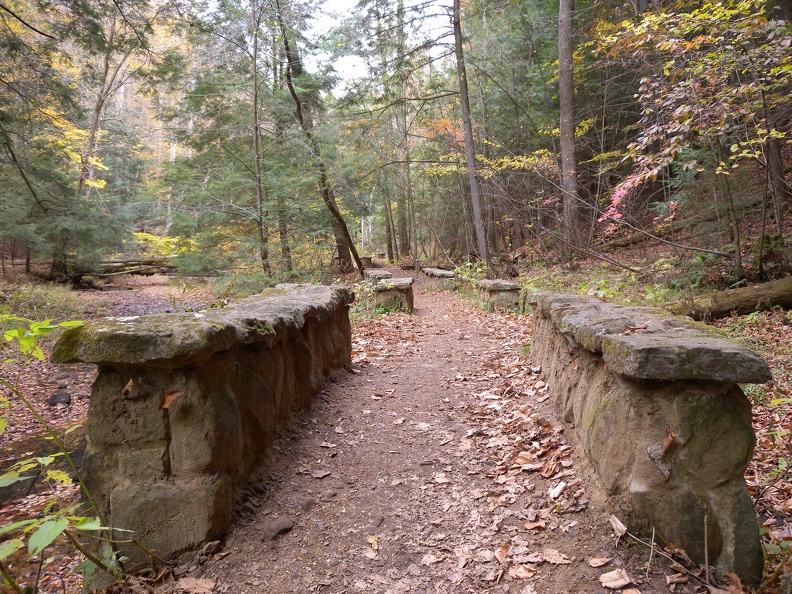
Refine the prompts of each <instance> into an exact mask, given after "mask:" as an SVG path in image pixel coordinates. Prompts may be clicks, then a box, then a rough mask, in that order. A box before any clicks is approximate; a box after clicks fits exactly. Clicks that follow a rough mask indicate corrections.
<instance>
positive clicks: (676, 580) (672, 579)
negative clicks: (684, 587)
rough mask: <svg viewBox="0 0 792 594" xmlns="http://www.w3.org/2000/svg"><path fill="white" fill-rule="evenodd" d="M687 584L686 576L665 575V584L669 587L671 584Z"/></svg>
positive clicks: (681, 574)
mask: <svg viewBox="0 0 792 594" xmlns="http://www.w3.org/2000/svg"><path fill="white" fill-rule="evenodd" d="M687 583H688V576H686V575H685V574H684V573H675V574H674V575H667V576H666V584H668V585H669V586H670V585H671V584H687Z"/></svg>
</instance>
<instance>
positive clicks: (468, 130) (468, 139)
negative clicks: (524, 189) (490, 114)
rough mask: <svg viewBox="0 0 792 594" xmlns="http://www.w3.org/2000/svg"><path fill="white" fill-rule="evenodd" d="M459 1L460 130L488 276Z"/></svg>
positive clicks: (456, 27)
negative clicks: (463, 139)
mask: <svg viewBox="0 0 792 594" xmlns="http://www.w3.org/2000/svg"><path fill="white" fill-rule="evenodd" d="M459 2H460V0H454V7H453V22H454V47H455V53H456V63H457V73H458V75H459V95H460V103H461V105H462V128H463V130H464V133H465V160H466V162H467V174H468V182H469V183H470V203H471V207H472V210H473V230H474V232H475V235H476V244H477V246H478V250H479V256H480V257H481V259H482V260H484V263H485V264H486V266H487V272H488V274H489V273H491V272H492V260H491V259H490V254H489V249H488V248H487V237H486V235H485V233H484V219H483V217H482V215H481V194H480V192H479V183H478V176H477V175H476V154H475V147H474V145H473V124H472V123H471V120H470V96H469V95H468V85H467V73H466V72H465V56H464V53H463V52H462V23H461V18H460V13H461V11H460V8H459Z"/></svg>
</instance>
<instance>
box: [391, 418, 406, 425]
mask: <svg viewBox="0 0 792 594" xmlns="http://www.w3.org/2000/svg"><path fill="white" fill-rule="evenodd" d="M404 421H405V419H404V417H402V418H400V419H396V420H395V421H393V424H394V425H401V424H402V423H404Z"/></svg>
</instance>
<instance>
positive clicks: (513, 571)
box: [509, 563, 536, 580]
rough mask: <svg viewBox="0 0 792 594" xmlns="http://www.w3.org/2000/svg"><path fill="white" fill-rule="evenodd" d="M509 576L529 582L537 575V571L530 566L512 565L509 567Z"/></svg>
mask: <svg viewBox="0 0 792 594" xmlns="http://www.w3.org/2000/svg"><path fill="white" fill-rule="evenodd" d="M509 575H510V576H511V577H513V578H516V579H520V580H527V579H530V578H532V577H533V576H535V575H536V570H535V569H534V568H532V567H529V566H528V565H523V564H522V563H520V564H519V565H512V566H511V567H509Z"/></svg>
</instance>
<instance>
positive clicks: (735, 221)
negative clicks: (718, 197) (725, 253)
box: [715, 139, 745, 278]
mask: <svg viewBox="0 0 792 594" xmlns="http://www.w3.org/2000/svg"><path fill="white" fill-rule="evenodd" d="M715 156H716V157H717V159H718V163H723V162H724V161H725V158H726V157H725V154H724V151H723V145H722V144H721V142H720V139H715ZM718 177H720V184H721V191H722V193H723V199H724V200H725V201H726V204H727V205H728V207H729V218H730V219H731V224H732V229H731V233H732V241H733V242H734V270H735V272H736V273H737V276H738V277H739V278H745V269H744V268H743V264H742V241H741V238H740V219H739V217H738V216H737V208H736V207H735V206H734V196H732V192H731V185H730V184H729V178H728V176H726V175H719V176H718Z"/></svg>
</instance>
